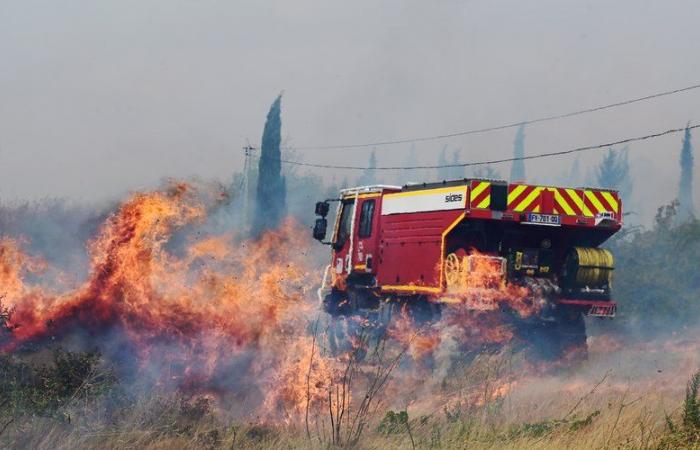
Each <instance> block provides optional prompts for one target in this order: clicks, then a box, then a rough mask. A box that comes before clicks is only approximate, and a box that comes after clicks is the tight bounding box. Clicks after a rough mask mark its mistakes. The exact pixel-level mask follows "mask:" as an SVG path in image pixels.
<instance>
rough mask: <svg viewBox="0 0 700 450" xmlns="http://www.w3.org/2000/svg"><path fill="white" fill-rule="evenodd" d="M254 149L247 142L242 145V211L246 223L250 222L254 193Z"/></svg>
mask: <svg viewBox="0 0 700 450" xmlns="http://www.w3.org/2000/svg"><path fill="white" fill-rule="evenodd" d="M255 150H256V148H255V147H253V146H252V145H250V144H248V145H246V146H245V147H243V151H244V152H245V162H244V163H243V208H244V209H243V213H244V215H245V222H246V224H250V223H251V220H252V217H253V214H252V213H253V205H252V204H251V203H252V200H253V198H254V197H253V196H254V193H255V186H254V183H255V180H256V177H255V166H254V163H255Z"/></svg>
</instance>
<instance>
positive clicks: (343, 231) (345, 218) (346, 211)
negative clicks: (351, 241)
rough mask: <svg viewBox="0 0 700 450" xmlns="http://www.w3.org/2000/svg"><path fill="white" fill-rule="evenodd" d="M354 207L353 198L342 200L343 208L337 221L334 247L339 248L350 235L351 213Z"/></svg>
mask: <svg viewBox="0 0 700 450" xmlns="http://www.w3.org/2000/svg"><path fill="white" fill-rule="evenodd" d="M354 207H355V200H354V199H353V200H346V201H344V202H343V210H342V211H341V213H340V222H339V223H338V235H337V236H336V238H335V247H336V248H341V247H343V246H344V245H345V241H347V240H348V237H349V236H350V231H351V229H352V213H353V209H354Z"/></svg>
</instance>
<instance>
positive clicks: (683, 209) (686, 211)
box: [678, 126, 695, 221]
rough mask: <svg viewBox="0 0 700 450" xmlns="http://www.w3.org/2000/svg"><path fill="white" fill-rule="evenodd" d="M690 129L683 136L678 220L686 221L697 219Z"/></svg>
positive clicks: (686, 129)
mask: <svg viewBox="0 0 700 450" xmlns="http://www.w3.org/2000/svg"><path fill="white" fill-rule="evenodd" d="M691 137H692V136H691V134H690V128H689V127H687V126H686V128H685V135H684V136H683V148H682V149H681V160H680V163H681V179H680V181H679V184H678V203H679V206H678V219H679V220H680V221H686V220H688V219H690V218H691V217H695V212H694V211H693V163H694V160H695V159H694V157H693V145H692V143H691V142H690V140H691Z"/></svg>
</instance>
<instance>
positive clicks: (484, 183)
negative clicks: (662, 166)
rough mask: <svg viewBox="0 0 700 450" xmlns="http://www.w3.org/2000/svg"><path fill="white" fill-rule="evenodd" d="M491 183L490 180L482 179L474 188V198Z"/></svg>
mask: <svg viewBox="0 0 700 450" xmlns="http://www.w3.org/2000/svg"><path fill="white" fill-rule="evenodd" d="M489 184H491V183H489V182H488V181H482V182H481V183H479V184H477V185H476V187H475V188H474V189H472V198H473V199H474V198H477V197H478V196H479V194H481V193H482V192H484V189H486V188H487V187H489Z"/></svg>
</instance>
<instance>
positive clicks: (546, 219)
mask: <svg viewBox="0 0 700 450" xmlns="http://www.w3.org/2000/svg"><path fill="white" fill-rule="evenodd" d="M526 223H534V224H537V225H554V226H559V225H561V221H560V218H559V216H556V215H553V214H537V213H529V214H528V215H527V222H526Z"/></svg>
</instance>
